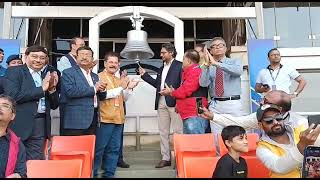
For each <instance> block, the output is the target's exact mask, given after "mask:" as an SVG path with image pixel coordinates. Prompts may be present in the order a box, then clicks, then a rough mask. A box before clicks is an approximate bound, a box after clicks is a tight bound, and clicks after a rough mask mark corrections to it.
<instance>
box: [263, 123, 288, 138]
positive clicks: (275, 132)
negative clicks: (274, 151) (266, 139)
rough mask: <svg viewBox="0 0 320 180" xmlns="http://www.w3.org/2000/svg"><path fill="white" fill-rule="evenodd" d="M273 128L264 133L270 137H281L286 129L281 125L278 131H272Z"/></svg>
mask: <svg viewBox="0 0 320 180" xmlns="http://www.w3.org/2000/svg"><path fill="white" fill-rule="evenodd" d="M277 126H278V125H277ZM273 128H274V126H273V127H272V128H271V129H270V131H267V132H266V134H267V135H268V136H270V137H278V136H282V135H283V134H284V133H285V132H286V128H285V127H284V126H282V125H280V129H277V130H273Z"/></svg>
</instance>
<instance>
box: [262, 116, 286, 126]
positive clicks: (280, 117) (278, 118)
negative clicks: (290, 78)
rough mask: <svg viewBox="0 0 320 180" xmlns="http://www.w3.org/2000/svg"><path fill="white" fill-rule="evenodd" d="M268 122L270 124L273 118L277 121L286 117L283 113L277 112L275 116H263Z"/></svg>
mask: <svg viewBox="0 0 320 180" xmlns="http://www.w3.org/2000/svg"><path fill="white" fill-rule="evenodd" d="M262 120H263V121H264V122H265V123H266V124H268V125H270V124H272V123H273V120H276V121H278V122H279V121H283V120H284V118H283V116H282V115H281V114H276V115H275V116H273V117H266V118H263V119H262Z"/></svg>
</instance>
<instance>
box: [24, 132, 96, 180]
mask: <svg viewBox="0 0 320 180" xmlns="http://www.w3.org/2000/svg"><path fill="white" fill-rule="evenodd" d="M95 139H96V137H95V135H83V136H53V137H52V139H51V146H50V145H49V141H47V143H46V147H45V155H46V156H47V157H48V159H47V160H29V161H28V162H27V176H28V177H35V178H40V177H47V178H55V177H57V178H62V177H66V178H68V177H69V178H71V177H78V178H79V177H81V178H90V177H92V168H93V159H94V151H95ZM49 146H50V148H48V147H49ZM79 169H80V171H79V172H78V171H77V170H79Z"/></svg>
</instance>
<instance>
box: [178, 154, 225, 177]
mask: <svg viewBox="0 0 320 180" xmlns="http://www.w3.org/2000/svg"><path fill="white" fill-rule="evenodd" d="M219 158H220V157H184V158H183V166H184V177H185V178H212V174H213V172H214V169H215V168H216V165H217V162H218V160H219Z"/></svg>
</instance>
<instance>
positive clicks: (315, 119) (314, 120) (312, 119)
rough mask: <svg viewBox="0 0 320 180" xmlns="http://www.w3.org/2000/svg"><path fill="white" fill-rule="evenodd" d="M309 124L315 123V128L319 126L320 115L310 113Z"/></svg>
mask: <svg viewBox="0 0 320 180" xmlns="http://www.w3.org/2000/svg"><path fill="white" fill-rule="evenodd" d="M308 124H309V126H310V125H311V124H315V126H314V128H316V127H317V125H318V124H320V115H319V114H318V115H309V116H308Z"/></svg>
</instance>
